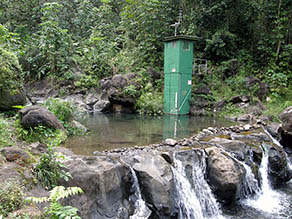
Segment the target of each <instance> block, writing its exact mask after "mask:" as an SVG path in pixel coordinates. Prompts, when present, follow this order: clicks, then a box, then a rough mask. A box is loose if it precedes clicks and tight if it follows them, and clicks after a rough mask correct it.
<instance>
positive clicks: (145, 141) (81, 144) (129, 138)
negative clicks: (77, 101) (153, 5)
mask: <svg viewBox="0 0 292 219" xmlns="http://www.w3.org/2000/svg"><path fill="white" fill-rule="evenodd" d="M82 124H84V125H85V126H86V127H87V128H89V130H90V133H89V134H87V135H85V136H74V137H72V138H70V139H69V140H68V141H67V142H66V143H65V145H64V146H65V147H67V148H70V149H71V150H72V151H73V152H74V153H75V154H80V155H91V154H92V153H93V152H94V151H104V150H111V149H115V148H123V147H133V146H136V145H138V146H143V145H149V144H156V143H161V142H162V141H163V140H165V139H167V138H173V139H181V138H189V137H191V136H192V135H194V134H195V133H197V132H198V131H200V130H201V129H203V128H207V127H222V126H231V125H233V124H235V123H234V122H232V121H230V120H226V119H221V118H215V117H191V116H188V115H185V116H170V115H163V116H158V117H149V116H139V115H133V114H101V113H97V114H93V115H88V116H85V119H84V120H83V121H82Z"/></svg>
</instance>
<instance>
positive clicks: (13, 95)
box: [0, 90, 26, 111]
mask: <svg viewBox="0 0 292 219" xmlns="http://www.w3.org/2000/svg"><path fill="white" fill-rule="evenodd" d="M25 104H26V99H25V97H24V95H23V94H22V93H21V92H20V91H13V92H10V91H5V90H0V111H8V110H12V109H14V108H13V106H19V105H20V106H23V105H25Z"/></svg>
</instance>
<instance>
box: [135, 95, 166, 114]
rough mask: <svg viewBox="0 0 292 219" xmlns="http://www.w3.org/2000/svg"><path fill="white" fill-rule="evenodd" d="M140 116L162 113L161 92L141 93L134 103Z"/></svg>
mask: <svg viewBox="0 0 292 219" xmlns="http://www.w3.org/2000/svg"><path fill="white" fill-rule="evenodd" d="M136 109H137V111H138V112H139V113H140V114H148V115H161V114H162V113H163V99H162V94H161V92H158V91H153V92H143V93H142V95H141V96H140V97H139V99H138V100H137V103H136Z"/></svg>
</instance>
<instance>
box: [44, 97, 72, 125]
mask: <svg viewBox="0 0 292 219" xmlns="http://www.w3.org/2000/svg"><path fill="white" fill-rule="evenodd" d="M44 105H45V106H46V107H47V108H48V110H50V111H51V112H52V113H54V114H55V116H56V117H57V118H58V119H59V120H61V122H62V123H66V122H70V121H71V120H72V119H73V116H74V109H73V105H72V104H71V103H70V102H67V101H64V100H61V99H57V98H49V99H48V100H47V101H46V102H45V104H44Z"/></svg>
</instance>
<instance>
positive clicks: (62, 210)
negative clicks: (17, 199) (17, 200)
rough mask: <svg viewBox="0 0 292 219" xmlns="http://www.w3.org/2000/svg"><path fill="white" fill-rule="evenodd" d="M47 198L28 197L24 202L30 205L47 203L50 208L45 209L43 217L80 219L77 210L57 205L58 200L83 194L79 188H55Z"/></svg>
mask: <svg viewBox="0 0 292 219" xmlns="http://www.w3.org/2000/svg"><path fill="white" fill-rule="evenodd" d="M49 193H50V195H49V197H28V198H26V200H27V201H28V202H32V203H37V204H38V203H43V202H49V203H50V206H49V207H48V208H46V211H45V216H48V217H49V218H51V219H67V218H71V219H80V217H79V216H78V214H77V212H78V209H77V208H74V207H72V206H62V205H61V204H60V203H59V200H60V199H64V198H68V197H69V196H72V195H78V194H81V193H83V191H82V189H81V188H79V187H68V188H65V187H64V186H56V187H54V188H53V189H52V190H51V191H50V192H49Z"/></svg>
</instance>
